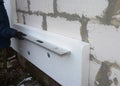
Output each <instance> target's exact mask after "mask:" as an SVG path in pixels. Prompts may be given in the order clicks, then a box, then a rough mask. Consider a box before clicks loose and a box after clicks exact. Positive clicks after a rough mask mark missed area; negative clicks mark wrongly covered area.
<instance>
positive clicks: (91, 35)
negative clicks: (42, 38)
mask: <svg viewBox="0 0 120 86" xmlns="http://www.w3.org/2000/svg"><path fill="white" fill-rule="evenodd" d="M15 6H16V8H17V9H16V13H17V22H19V23H22V24H26V25H30V26H33V27H37V28H39V29H43V30H45V31H49V32H53V33H57V34H61V35H64V36H67V37H71V38H74V39H78V40H82V41H84V42H88V43H89V44H90V46H91V54H90V64H89V65H90V70H89V72H90V75H89V77H88V79H89V86H120V27H119V26H120V0H16V5H15Z"/></svg>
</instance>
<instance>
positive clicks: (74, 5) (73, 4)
mask: <svg viewBox="0 0 120 86" xmlns="http://www.w3.org/2000/svg"><path fill="white" fill-rule="evenodd" d="M57 2H58V7H59V9H58V11H60V12H66V13H70V14H79V15H80V16H81V15H82V14H84V15H86V16H88V17H95V16H101V15H102V14H103V11H104V10H105V8H106V7H107V6H108V2H107V1H106V0H58V1H57Z"/></svg>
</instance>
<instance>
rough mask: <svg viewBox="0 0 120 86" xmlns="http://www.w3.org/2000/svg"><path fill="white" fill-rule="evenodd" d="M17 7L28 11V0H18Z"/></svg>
mask: <svg viewBox="0 0 120 86" xmlns="http://www.w3.org/2000/svg"><path fill="white" fill-rule="evenodd" d="M16 2H17V9H19V10H24V11H28V2H27V0H17V1H16Z"/></svg>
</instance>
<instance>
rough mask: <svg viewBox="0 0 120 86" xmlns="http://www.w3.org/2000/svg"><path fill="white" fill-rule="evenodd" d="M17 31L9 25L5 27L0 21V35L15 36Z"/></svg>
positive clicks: (5, 36)
mask: <svg viewBox="0 0 120 86" xmlns="http://www.w3.org/2000/svg"><path fill="white" fill-rule="evenodd" d="M16 33H17V31H16V30H15V29H12V28H10V27H5V26H4V24H1V23H0V36H1V37H4V38H11V37H15V35H16Z"/></svg>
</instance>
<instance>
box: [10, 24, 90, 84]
mask: <svg viewBox="0 0 120 86" xmlns="http://www.w3.org/2000/svg"><path fill="white" fill-rule="evenodd" d="M14 28H16V29H17V30H19V31H22V32H24V33H25V34H27V37H26V39H25V40H17V39H13V40H12V44H14V45H13V48H14V49H15V50H16V51H17V52H19V53H20V54H21V55H22V56H24V57H25V58H26V59H27V60H29V61H30V62H31V63H32V64H34V65H35V66H36V67H38V68H39V69H41V70H42V71H43V72H45V73H46V74H47V75H49V76H50V77H51V78H53V79H54V80H56V81H57V82H58V83H60V84H61V85H62V86H88V73H89V45H88V44H87V43H84V42H81V41H80V40H76V39H71V38H67V37H64V36H61V35H58V34H54V33H50V32H47V31H43V30H40V29H36V28H33V27H29V26H26V25H22V24H15V25H14ZM33 38H34V39H35V40H42V41H45V42H46V41H47V43H51V44H53V45H55V46H59V47H60V48H62V49H66V50H68V51H70V53H69V54H64V55H59V54H56V53H55V52H53V51H52V50H49V49H47V48H45V47H43V46H41V45H39V44H37V43H35V41H32V40H31V39H33ZM48 46H49V45H48Z"/></svg>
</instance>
